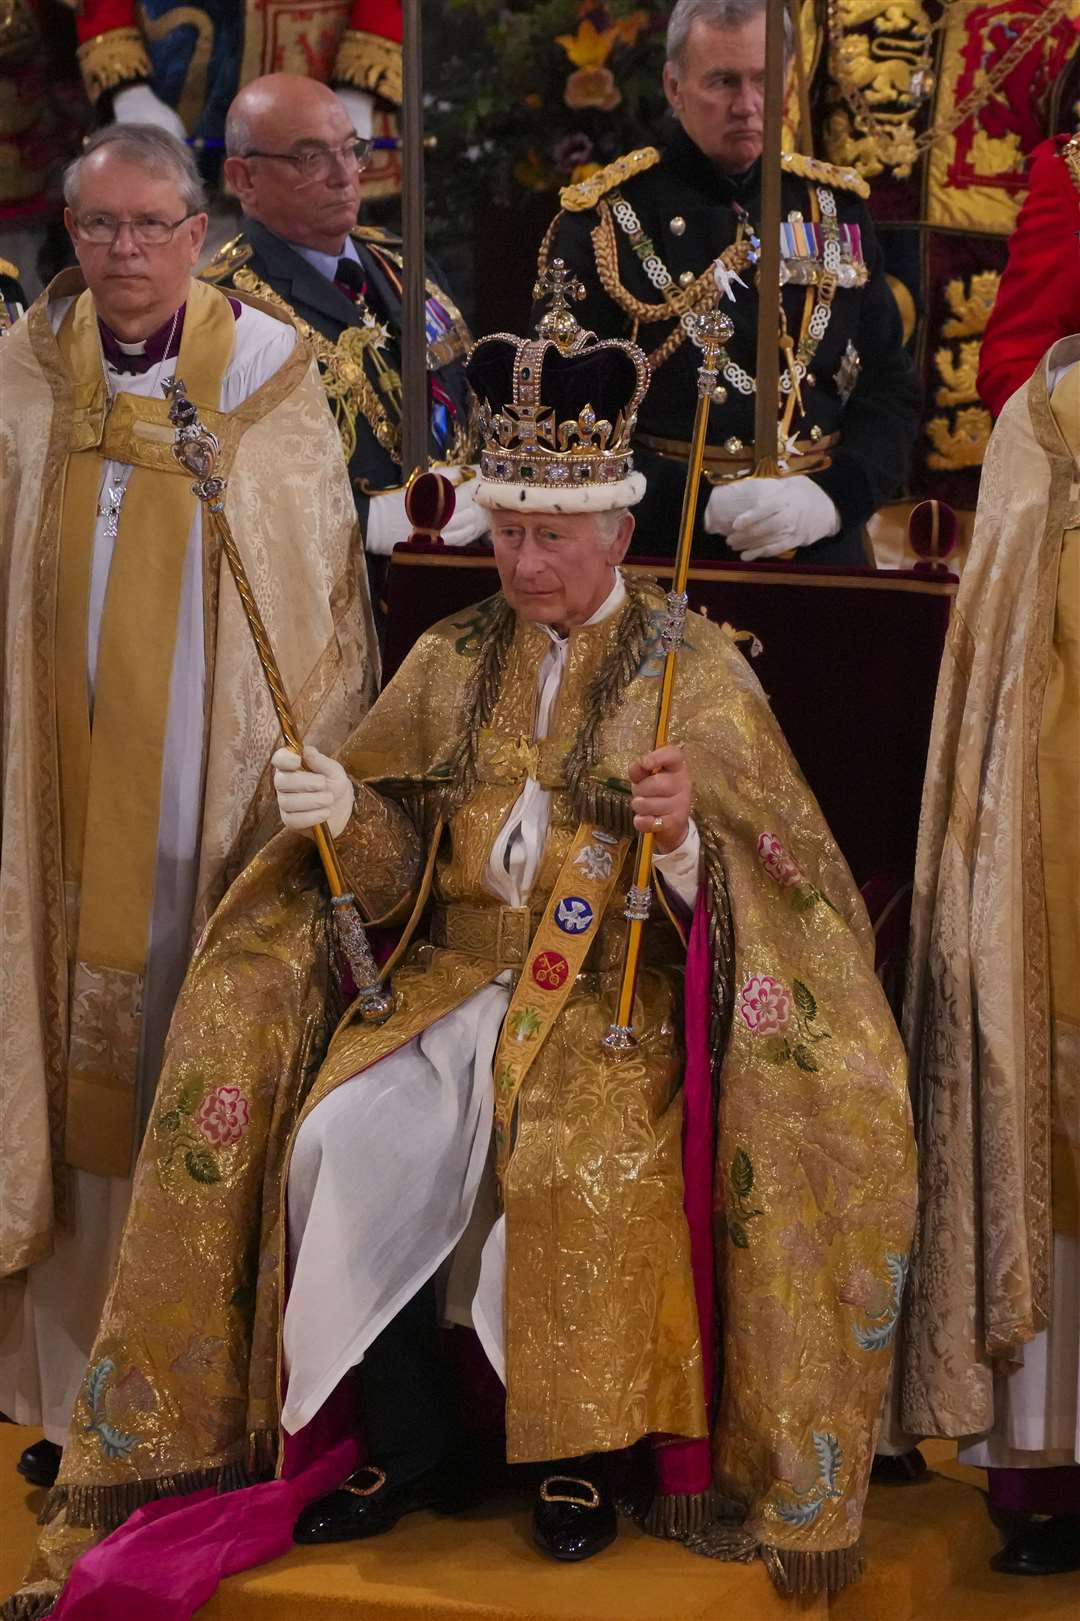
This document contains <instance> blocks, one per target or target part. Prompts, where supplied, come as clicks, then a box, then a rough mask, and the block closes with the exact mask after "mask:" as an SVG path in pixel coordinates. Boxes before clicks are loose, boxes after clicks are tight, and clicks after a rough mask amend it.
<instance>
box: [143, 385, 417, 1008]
mask: <svg viewBox="0 0 1080 1621" xmlns="http://www.w3.org/2000/svg"><path fill="white" fill-rule="evenodd" d="M162 386H163V388H164V391H165V394H166V396H167V397H168V399H169V420H170V421H171V422H172V423H173V424H174V425H175V427H176V440H175V443H174V444H173V455H174V456H175V457H176V460H177V461H178V462H179V463H180V465H181V467H183V468H185V469H186V470H187V471H188V472H189V473H192V474H194V476H195V478H196V480H197V482H196V483H195V484H193V485H192V489H193V490H194V491H195V494H196V495H197V496H198V498H199V500H200V501H201V502H202V503H203V506H204V508H205V510H206V514H207V517H208V519H209V521H210V526H211V528H212V530H213V532H214V533H215V534H216V535H217V537H218V539H219V540H220V541H221V548H222V551H223V552H224V553H225V556H226V558H227V560H228V564H229V570H230V572H231V574H232V577H233V581H234V583H235V585H236V590H237V593H238V595H239V597H240V602H241V605H242V607H243V609H244V615H245V617H246V619H247V622H248V629H249V630H250V631H251V639H252V641H253V642H254V643H255V651H256V653H257V654H258V656H259V663H260V664H261V665H262V671H263V675H264V676H265V677H266V685H267V687H268V688H269V689H270V699H271V702H272V703H273V705H274V712H275V714H276V715H277V718H278V725H279V726H280V727H281V731H282V735H283V737H284V739H285V742H286V744H287V745H288V747H289V748H290V749H292V750H293V752H294V753H296V754H298V755H299V756H300V758H301V759H303V755H304V746H303V743H302V741H301V738H300V734H299V732H298V731H297V728H296V723H295V721H294V720H293V717H292V711H291V709H290V708H289V700H288V698H287V696H286V693H285V684H284V682H283V681H282V679H281V671H280V669H279V668H278V662H277V659H276V657H275V656H274V649H273V647H272V645H271V643H270V638H269V636H268V635H267V633H266V626H265V625H264V623H263V618H262V614H261V613H260V612H259V605H258V603H257V602H256V601H255V594H254V592H253V591H252V589H251V582H250V581H249V579H248V577H247V570H246V569H245V567H244V561H243V558H242V557H241V556H240V550H239V547H238V546H237V544H236V540H235V538H234V536H233V533H232V530H231V529H230V527H229V522H228V519H227V518H226V517H225V503H224V500H223V497H224V494H225V480H224V479H222V478H217V477H215V476H214V463H215V461H216V460H217V455H218V451H219V449H220V445H219V443H218V439H217V436H216V435H215V434H213V433H211V432H210V430H209V429H208V428H204V427H203V425H202V423H201V422H200V421H199V414H198V407H197V406H196V405H195V404H194V403H193V401H191V400H189V399H188V398H187V396H186V395H185V393H184V385H183V383H182V382H181V380H180V378H178V377H174V378H173V379H172V381H171V382H168V383H165V384H163V385H162ZM312 833H313V834H314V838H315V847H316V849H317V850H318V852H319V859H320V860H321V862H322V865H323V871H324V872H325V874H326V882H327V887H328V888H329V890H330V905H331V909H332V915H333V919H334V928H335V933H336V935H337V940H338V945H339V947H340V949H341V952H342V954H343V956H344V958H345V961H346V962H347V964H348V966H349V971H350V973H351V974H352V978H353V983H354V984H355V986H356V990H357V994H358V996H359V998H360V1013H361V1017H362V1018H364V1019H366V1020H368V1021H369V1022H370V1023H373V1024H381V1023H382V1021H383V1020H384V1019H386V1018H388V1017H389V1016H390V1014H391V1013H392V1012H393V1008H394V1002H393V997H392V996H391V995H390V994H389V992H388V991H386V990H385V989H384V987H383V984H382V981H381V978H380V976H379V969H378V965H377V963H376V962H375V958H374V956H373V955H372V950H371V945H370V942H369V941H368V937H367V935H366V933H365V932H364V926H363V923H362V921H361V918H360V913H359V910H358V908H357V905H356V896H355V895H353V894H352V893H351V891H350V890H349V889H348V886H347V885H346V883H345V879H344V876H343V874H342V870H341V863H340V861H339V860H338V853H337V850H336V849H335V847H334V839H333V835H332V834H331V832H330V829H329V828H328V827H327V826H326V824H325V822H319V823H317V824H316V826H315V827H313V828H312Z"/></svg>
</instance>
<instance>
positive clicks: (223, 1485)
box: [0, 1430, 277, 1621]
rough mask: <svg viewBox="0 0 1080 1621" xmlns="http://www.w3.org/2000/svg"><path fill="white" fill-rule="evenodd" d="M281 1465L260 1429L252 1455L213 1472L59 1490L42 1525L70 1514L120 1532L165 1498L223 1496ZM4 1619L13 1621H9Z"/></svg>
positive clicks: (70, 1519) (251, 1440)
mask: <svg viewBox="0 0 1080 1621" xmlns="http://www.w3.org/2000/svg"><path fill="white" fill-rule="evenodd" d="M276 1466H277V1436H276V1434H275V1433H274V1431H273V1430H259V1431H256V1432H255V1433H253V1434H252V1435H250V1436H249V1437H248V1447H247V1457H246V1458H244V1459H237V1460H235V1461H234V1462H232V1463H224V1464H218V1465H217V1466H216V1467H214V1468H212V1469H191V1470H188V1471H187V1472H185V1473H183V1474H174V1475H157V1476H155V1477H154V1478H153V1479H151V1480H132V1481H120V1482H117V1483H115V1484H112V1485H108V1486H104V1485H97V1486H77V1485H60V1486H54V1487H53V1488H52V1490H51V1491H50V1492H48V1494H47V1495H46V1498H45V1502H44V1504H43V1505H42V1509H41V1513H40V1514H39V1515H38V1524H39V1525H48V1524H49V1523H50V1522H51V1521H52V1520H54V1519H55V1518H56V1516H57V1515H58V1514H59V1513H61V1511H63V1510H66V1511H67V1523H68V1524H69V1525H78V1526H83V1527H85V1528H87V1529H90V1530H93V1531H115V1530H116V1528H117V1526H120V1525H123V1523H124V1521H125V1520H126V1519H128V1518H129V1516H130V1515H132V1514H134V1513H135V1510H136V1509H139V1508H142V1507H144V1505H145V1504H147V1503H153V1502H156V1501H157V1499H158V1498H161V1497H190V1496H191V1495H192V1493H193V1492H201V1491H205V1490H206V1489H207V1487H208V1486H213V1487H216V1488H217V1491H218V1492H219V1493H224V1492H235V1491H239V1490H241V1489H242V1488H243V1487H245V1486H256V1485H258V1484H259V1482H260V1481H264V1480H270V1479H272V1478H273V1474H274V1470H275V1468H276ZM0 1621H7V1618H6V1617H3V1618H0Z"/></svg>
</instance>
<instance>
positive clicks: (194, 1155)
mask: <svg viewBox="0 0 1080 1621" xmlns="http://www.w3.org/2000/svg"><path fill="white" fill-rule="evenodd" d="M184 1164H185V1165H186V1166H187V1173H188V1175H189V1176H190V1177H192V1178H193V1179H194V1180H195V1181H196V1182H205V1183H211V1182H220V1181H221V1171H220V1169H219V1167H218V1162H217V1160H216V1158H215V1157H214V1155H213V1154H211V1152H210V1150H209V1149H208V1148H189V1149H188V1151H187V1153H186V1154H185V1155H184Z"/></svg>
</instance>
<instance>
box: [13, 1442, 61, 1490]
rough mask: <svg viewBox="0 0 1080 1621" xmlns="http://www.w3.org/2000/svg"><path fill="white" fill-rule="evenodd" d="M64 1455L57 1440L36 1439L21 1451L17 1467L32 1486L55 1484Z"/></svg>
mask: <svg viewBox="0 0 1080 1621" xmlns="http://www.w3.org/2000/svg"><path fill="white" fill-rule="evenodd" d="M63 1456H64V1453H63V1449H62V1448H61V1447H58V1446H57V1444H56V1442H55V1441H44V1440H42V1441H35V1442H34V1444H33V1446H32V1447H24V1448H23V1450H22V1451H21V1452H20V1454H19V1461H18V1463H17V1464H16V1465H15V1468H16V1469H17V1470H18V1472H19V1474H20V1475H21V1476H22V1477H23V1479H24V1480H26V1481H29V1483H30V1485H31V1486H46V1487H47V1486H55V1485H56V1477H57V1475H58V1474H59V1473H60V1459H61V1458H62V1457H63Z"/></svg>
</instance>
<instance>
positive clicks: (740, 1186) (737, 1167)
mask: <svg viewBox="0 0 1080 1621" xmlns="http://www.w3.org/2000/svg"><path fill="white" fill-rule="evenodd" d="M731 1186H732V1188H733V1189H734V1191H735V1193H736V1195H737V1196H738V1198H740V1199H748V1198H749V1197H750V1193H751V1190H752V1189H753V1186H754V1167H753V1163H752V1161H751V1159H750V1155H749V1154H748V1153H747V1152H746V1149H745V1148H739V1149H737V1150H736V1153H735V1158H734V1159H733V1160H732V1162H731Z"/></svg>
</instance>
